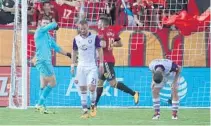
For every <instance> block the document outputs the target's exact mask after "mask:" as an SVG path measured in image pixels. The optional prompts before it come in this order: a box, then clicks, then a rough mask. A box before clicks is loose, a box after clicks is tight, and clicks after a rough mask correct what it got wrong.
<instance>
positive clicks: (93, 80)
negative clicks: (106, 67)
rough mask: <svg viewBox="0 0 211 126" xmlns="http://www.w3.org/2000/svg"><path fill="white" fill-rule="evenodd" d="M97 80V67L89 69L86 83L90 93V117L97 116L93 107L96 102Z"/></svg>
mask: <svg viewBox="0 0 211 126" xmlns="http://www.w3.org/2000/svg"><path fill="white" fill-rule="evenodd" d="M97 80H98V70H97V67H94V68H91V69H90V71H89V74H88V75H87V83H88V87H89V91H90V101H91V107H90V109H91V112H90V115H91V116H92V117H95V116H96V114H97V110H96V107H95V101H96V84H97Z"/></svg>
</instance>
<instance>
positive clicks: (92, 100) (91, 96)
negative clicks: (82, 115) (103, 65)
mask: <svg viewBox="0 0 211 126" xmlns="http://www.w3.org/2000/svg"><path fill="white" fill-rule="evenodd" d="M90 99H91V105H95V101H96V91H93V92H90Z"/></svg>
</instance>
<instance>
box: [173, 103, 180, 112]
mask: <svg viewBox="0 0 211 126" xmlns="http://www.w3.org/2000/svg"><path fill="white" fill-rule="evenodd" d="M178 108H179V101H172V115H176V114H177V111H178Z"/></svg>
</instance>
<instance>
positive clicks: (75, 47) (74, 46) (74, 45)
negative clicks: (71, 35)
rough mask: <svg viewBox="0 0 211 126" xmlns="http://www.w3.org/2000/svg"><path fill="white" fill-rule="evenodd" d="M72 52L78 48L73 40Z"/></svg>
mask: <svg viewBox="0 0 211 126" xmlns="http://www.w3.org/2000/svg"><path fill="white" fill-rule="evenodd" d="M73 50H75V51H76V50H78V46H77V44H76V41H75V39H74V40H73Z"/></svg>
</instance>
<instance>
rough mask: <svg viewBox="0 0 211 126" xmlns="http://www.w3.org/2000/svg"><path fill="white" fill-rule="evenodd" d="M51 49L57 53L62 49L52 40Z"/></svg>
mask: <svg viewBox="0 0 211 126" xmlns="http://www.w3.org/2000/svg"><path fill="white" fill-rule="evenodd" d="M50 46H51V48H52V49H53V50H54V51H56V52H60V51H61V47H59V46H58V45H57V44H56V41H55V39H53V38H52V40H51V44H50Z"/></svg>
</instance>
